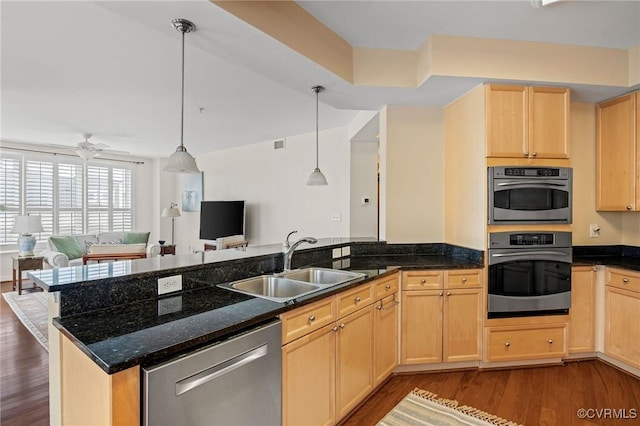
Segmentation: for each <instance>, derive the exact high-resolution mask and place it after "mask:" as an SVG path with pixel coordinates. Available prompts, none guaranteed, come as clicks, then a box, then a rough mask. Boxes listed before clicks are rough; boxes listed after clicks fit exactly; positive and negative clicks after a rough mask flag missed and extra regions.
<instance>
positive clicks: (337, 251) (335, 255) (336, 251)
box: [331, 248, 342, 259]
mask: <svg viewBox="0 0 640 426" xmlns="http://www.w3.org/2000/svg"><path fill="white" fill-rule="evenodd" d="M341 256H342V250H341V249H340V248H334V249H333V250H332V251H331V257H332V258H333V259H338V258H339V257H341Z"/></svg>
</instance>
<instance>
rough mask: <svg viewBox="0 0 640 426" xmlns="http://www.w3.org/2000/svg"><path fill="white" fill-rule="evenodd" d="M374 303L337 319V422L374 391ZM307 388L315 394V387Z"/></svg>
mask: <svg viewBox="0 0 640 426" xmlns="http://www.w3.org/2000/svg"><path fill="white" fill-rule="evenodd" d="M373 306H374V305H369V306H368V307H366V308H364V309H361V310H359V311H357V312H354V313H352V314H351V315H348V316H346V317H344V318H342V319H340V320H338V322H337V323H338V332H337V334H336V337H337V338H336V364H337V368H336V409H337V417H336V421H337V420H340V419H341V418H342V417H344V416H345V415H346V414H347V413H349V411H351V409H352V408H354V407H355V406H356V405H358V403H359V402H360V401H362V400H363V399H364V398H365V397H366V396H367V395H369V393H370V392H371V391H372V390H373V311H374V307H373ZM306 391H307V392H309V393H311V394H315V393H316V392H315V390H314V389H313V386H307V388H306ZM316 397H318V395H317V394H316Z"/></svg>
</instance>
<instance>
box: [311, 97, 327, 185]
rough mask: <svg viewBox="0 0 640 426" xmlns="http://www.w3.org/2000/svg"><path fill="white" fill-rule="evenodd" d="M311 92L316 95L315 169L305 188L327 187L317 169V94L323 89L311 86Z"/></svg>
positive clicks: (325, 180) (325, 179)
mask: <svg viewBox="0 0 640 426" xmlns="http://www.w3.org/2000/svg"><path fill="white" fill-rule="evenodd" d="M311 90H313V91H314V92H315V94H316V168H315V169H313V172H312V173H311V175H310V176H309V179H307V186H326V185H328V183H327V178H326V177H324V175H323V174H322V172H321V171H320V167H318V93H320V92H322V91H323V90H324V87H322V86H313V87H312V88H311Z"/></svg>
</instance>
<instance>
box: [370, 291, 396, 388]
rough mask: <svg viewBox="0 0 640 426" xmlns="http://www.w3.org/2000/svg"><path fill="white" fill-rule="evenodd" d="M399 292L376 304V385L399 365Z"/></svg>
mask: <svg viewBox="0 0 640 426" xmlns="http://www.w3.org/2000/svg"><path fill="white" fill-rule="evenodd" d="M396 297H397V294H395V295H391V296H389V297H385V298H384V299H382V300H381V301H379V302H378V303H377V304H376V310H375V313H374V315H375V317H374V322H373V341H374V346H375V351H374V356H373V361H374V369H373V376H374V384H373V385H374V386H378V385H379V384H380V383H382V382H383V381H384V380H385V379H386V378H387V377H389V375H390V374H391V372H392V371H393V369H394V368H396V365H398V302H397V301H396V300H395V298H396Z"/></svg>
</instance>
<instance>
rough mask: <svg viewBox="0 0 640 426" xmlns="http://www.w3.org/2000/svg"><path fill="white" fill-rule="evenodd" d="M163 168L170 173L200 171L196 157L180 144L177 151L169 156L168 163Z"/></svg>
mask: <svg viewBox="0 0 640 426" xmlns="http://www.w3.org/2000/svg"><path fill="white" fill-rule="evenodd" d="M163 170H164V171H165V172H170V173H199V172H200V170H199V169H198V165H197V164H196V159H195V158H193V157H192V156H191V154H189V153H188V152H187V149H186V148H185V147H184V146H182V145H180V146H179V147H178V148H177V149H176V152H174V153H173V154H171V156H169V161H168V162H167V165H166V166H164V168H163Z"/></svg>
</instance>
